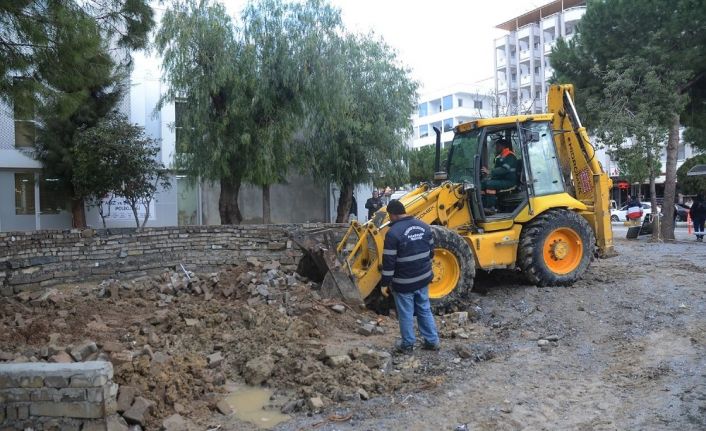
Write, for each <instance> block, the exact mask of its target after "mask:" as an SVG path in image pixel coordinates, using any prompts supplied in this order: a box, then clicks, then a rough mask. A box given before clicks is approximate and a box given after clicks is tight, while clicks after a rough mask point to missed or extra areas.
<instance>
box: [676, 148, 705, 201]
mask: <svg viewBox="0 0 706 431" xmlns="http://www.w3.org/2000/svg"><path fill="white" fill-rule="evenodd" d="M696 165H706V154H700V155H698V156H695V157H692V158H690V159H687V160H685V161H684V164H683V165H681V166H680V167H679V169H677V178H678V179H679V187H680V188H681V191H682V193H684V194H686V195H695V194H698V193H702V194H704V195H706V177H704V176H699V177H688V176H686V173H687V172H689V169H691V168H693V167H694V166H696Z"/></svg>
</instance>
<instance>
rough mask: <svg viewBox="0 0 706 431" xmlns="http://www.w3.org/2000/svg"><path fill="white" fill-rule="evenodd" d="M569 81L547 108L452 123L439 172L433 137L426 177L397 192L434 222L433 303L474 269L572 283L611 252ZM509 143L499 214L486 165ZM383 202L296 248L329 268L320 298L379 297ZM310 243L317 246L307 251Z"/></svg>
mask: <svg viewBox="0 0 706 431" xmlns="http://www.w3.org/2000/svg"><path fill="white" fill-rule="evenodd" d="M573 93H574V89H573V86H572V85H553V86H551V87H550V88H549V92H548V95H547V106H548V110H549V113H546V114H532V115H518V116H511V117H502V118H489V119H479V120H475V121H471V122H469V123H464V124H460V125H458V126H456V127H455V129H454V138H453V141H452V142H451V145H450V147H449V152H448V159H447V160H446V163H445V164H446V167H445V170H444V171H442V170H441V169H440V162H439V154H440V146H441V142H440V134H441V133H440V131H439V130H438V129H436V130H435V132H436V136H437V142H436V145H437V148H436V171H437V172H436V173H435V175H434V182H433V183H426V184H421V185H420V186H418V187H417V188H416V189H414V190H412V191H411V192H409V193H407V194H406V195H405V196H403V197H402V198H400V201H401V202H402V203H403V204H404V206H405V209H406V212H407V214H409V215H412V216H414V217H416V218H418V219H420V220H423V221H424V222H426V223H427V224H429V225H431V226H432V230H433V233H434V238H435V251H434V260H433V269H434V279H433V281H432V282H431V284H430V285H429V296H430V297H431V299H432V304H433V305H434V306H435V308H447V307H450V306H453V304H456V303H458V301H462V300H463V298H464V297H465V296H466V295H467V294H468V293H469V292H470V291H471V289H472V287H473V278H474V276H475V271H476V269H481V270H485V271H490V270H493V269H497V268H515V269H518V270H520V271H521V272H522V273H523V274H524V275H525V276H526V278H527V280H528V281H529V282H530V283H532V284H536V285H538V286H558V285H570V284H572V283H574V282H575V281H576V280H578V279H579V278H580V277H581V275H582V274H583V273H584V272H585V271H586V269H587V268H588V266H589V264H590V262H591V260H592V259H593V257H594V256H598V257H608V256H611V255H613V254H614V251H613V233H612V230H611V222H610V208H609V206H610V196H609V192H610V190H611V187H612V182H611V180H610V178H609V177H608V175H607V174H606V173H605V172H604V171H603V169H602V167H601V165H600V164H599V162H598V160H596V158H595V152H594V148H593V146H592V145H591V143H590V142H589V137H588V134H587V133H586V129H585V128H584V127H583V126H582V125H581V122H580V120H579V117H578V115H577V114H576V109H575V107H574V102H573V96H574V94H573ZM498 140H503V141H505V142H509V143H510V146H511V151H512V152H513V153H514V155H515V156H516V159H517V169H516V175H517V181H516V185H514V186H513V187H511V188H509V189H506V190H498V191H497V203H496V211H495V212H494V213H492V215H491V212H489V211H487V210H488V208H484V199H483V196H482V195H483V193H484V190H482V187H481V184H482V183H483V175H484V173H486V172H488V170H487V169H483V168H484V167H486V168H487V167H488V166H492V162H493V158H494V156H495V154H494V150H493V149H494V143H496V142H497V141H498ZM388 225H389V219H388V217H387V213H386V212H385V208H382V209H381V210H380V211H378V212H377V213H376V214H375V215H374V217H373V219H372V220H370V221H368V222H367V223H364V224H362V223H359V222H357V221H353V222H352V223H351V225H350V227H349V229H348V231H347V232H346V234H345V236H344V237H343V239H342V240H341V241H340V242H339V243H338V244H337V245H333V244H331V243H330V241H329V246H325V245H321V244H312V243H302V242H301V241H299V242H300V244H301V245H302V246H303V248H306V249H307V251H308V256H307V258H310V259H309V261H310V263H311V262H314V264H315V265H317V266H318V268H319V270H323V271H324V272H327V275H326V278H325V280H324V282H323V285H322V291H323V292H324V294H325V295H327V296H336V297H341V296H342V297H343V298H344V299H346V300H348V301H350V302H355V301H364V302H366V303H370V302H371V301H372V300H374V299H375V298H379V297H380V286H379V282H380V279H381V268H382V256H383V253H382V251H383V242H384V239H385V233H386V232H387V228H388ZM312 245H316V246H315V247H312Z"/></svg>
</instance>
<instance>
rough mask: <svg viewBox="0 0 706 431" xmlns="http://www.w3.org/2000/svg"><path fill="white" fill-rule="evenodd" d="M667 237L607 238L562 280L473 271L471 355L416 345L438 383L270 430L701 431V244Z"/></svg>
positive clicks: (704, 348)
mask: <svg viewBox="0 0 706 431" xmlns="http://www.w3.org/2000/svg"><path fill="white" fill-rule="evenodd" d="M682 230H683V231H684V232H681V231H682ZM621 231H622V232H621ZM615 233H616V237H623V236H624V230H623V228H622V226H616V229H615ZM677 238H678V239H682V240H683V241H679V242H676V243H668V244H664V243H650V242H648V241H647V238H646V237H643V238H641V239H640V240H639V241H627V240H624V239H620V238H618V239H616V248H617V250H618V252H619V253H620V254H619V256H618V257H615V258H612V259H607V260H600V261H595V262H594V263H593V264H592V266H591V268H590V270H589V272H588V274H587V275H586V277H585V278H584V279H583V280H581V281H580V282H579V283H577V284H576V285H575V286H573V287H571V288H537V287H533V286H528V285H524V284H522V280H521V279H519V278H518V277H517V276H516V275H515V274H513V273H507V272H505V273H503V272H494V273H493V274H491V275H490V276H481V278H480V279H479V280H478V282H477V286H478V289H477V290H478V291H479V292H481V293H480V294H475V296H474V301H475V303H476V306H475V308H476V311H477V312H478V315H479V320H478V321H477V322H475V326H476V328H475V330H474V331H472V336H471V337H470V339H469V340H467V345H468V347H469V348H470V349H471V350H472V352H473V356H472V357H471V358H469V359H463V360H461V361H459V359H458V358H459V355H458V353H457V346H458V343H457V342H456V341H455V340H454V341H453V342H451V341H447V342H446V343H445V344H446V345H445V346H444V348H443V349H442V351H441V352H439V353H435V352H420V353H416V355H417V356H418V358H419V359H420V360H421V363H422V365H423V366H422V367H420V368H419V369H418V373H419V376H422V375H429V374H437V375H438V376H439V382H440V384H439V385H438V386H436V387H433V388H430V389H429V390H426V391H407V392H405V391H400V392H396V393H394V394H393V395H386V396H381V397H377V398H374V399H372V400H370V401H359V402H355V403H352V404H350V405H345V406H339V407H332V408H329V409H327V410H325V411H324V412H323V413H322V414H318V415H313V416H303V417H302V416H300V417H297V418H295V419H293V420H291V421H289V422H286V423H284V424H282V425H280V426H279V427H277V428H275V429H278V430H299V429H312V428H316V429H319V430H347V429H352V430H382V429H386V430H405V431H416V430H431V429H434V430H454V429H459V430H462V429H468V430H520V429H527V430H559V429H562V430H564V429H571V430H627V429H630V430H638V429H639V430H703V429H706V243H694V242H693V240H689V237H688V235H687V234H686V232H685V229H680V230H679V231H678V232H677ZM538 339H549V340H556V341H548V342H538ZM539 344H545V345H544V346H540V345H539ZM349 416H350V419H348V420H345V421H344V422H335V421H334V419H341V418H348V417H349Z"/></svg>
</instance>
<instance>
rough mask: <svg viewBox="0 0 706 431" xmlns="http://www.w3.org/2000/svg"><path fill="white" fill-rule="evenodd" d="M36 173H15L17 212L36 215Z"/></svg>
mask: <svg viewBox="0 0 706 431" xmlns="http://www.w3.org/2000/svg"><path fill="white" fill-rule="evenodd" d="M34 213H35V207H34V174H32V173H16V174H15V214H16V215H34Z"/></svg>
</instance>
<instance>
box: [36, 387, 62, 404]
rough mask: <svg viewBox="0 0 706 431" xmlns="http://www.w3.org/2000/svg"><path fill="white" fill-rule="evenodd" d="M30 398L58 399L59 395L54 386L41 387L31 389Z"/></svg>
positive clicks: (37, 399) (41, 399) (38, 399)
mask: <svg viewBox="0 0 706 431" xmlns="http://www.w3.org/2000/svg"><path fill="white" fill-rule="evenodd" d="M30 399H31V400H32V401H60V400H61V395H60V394H59V390H58V389H56V388H41V389H35V390H33V391H32V393H31V396H30Z"/></svg>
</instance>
